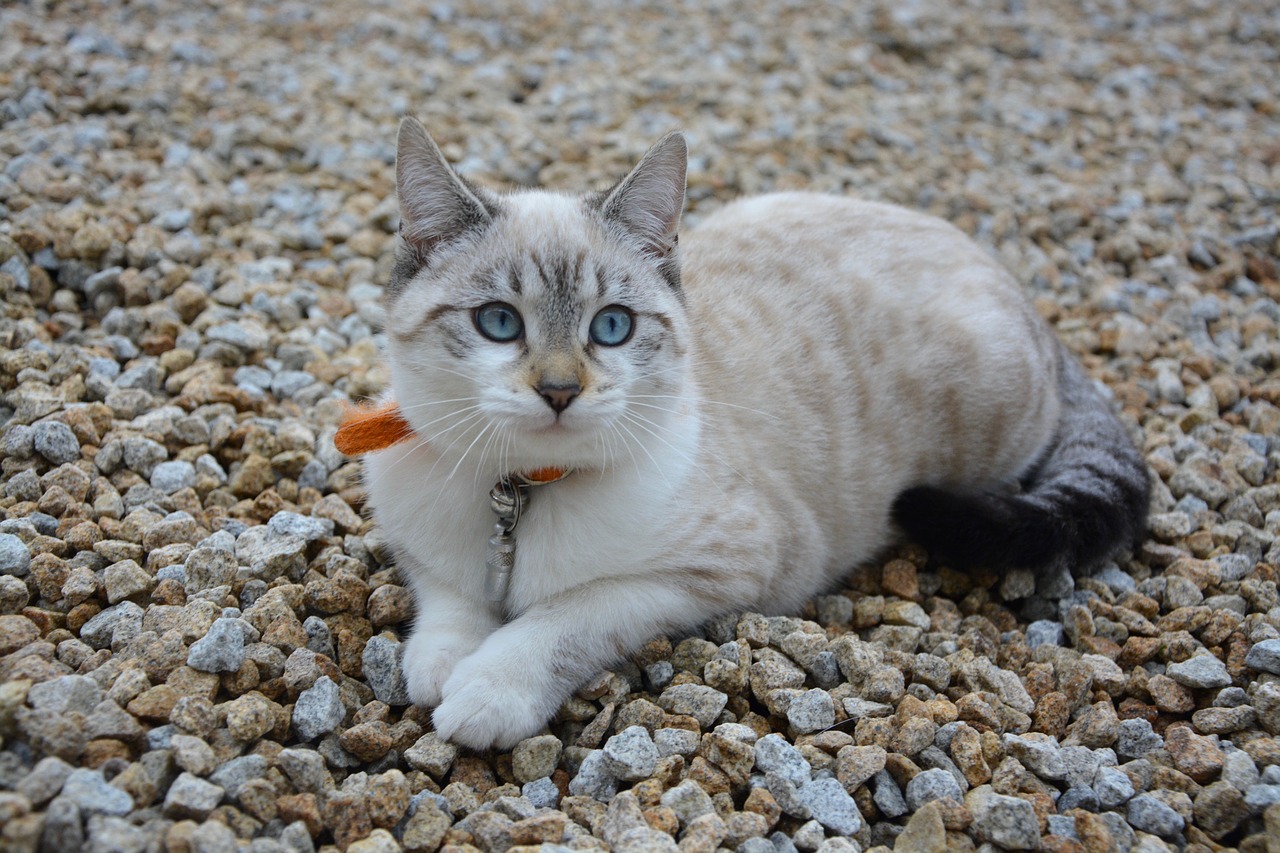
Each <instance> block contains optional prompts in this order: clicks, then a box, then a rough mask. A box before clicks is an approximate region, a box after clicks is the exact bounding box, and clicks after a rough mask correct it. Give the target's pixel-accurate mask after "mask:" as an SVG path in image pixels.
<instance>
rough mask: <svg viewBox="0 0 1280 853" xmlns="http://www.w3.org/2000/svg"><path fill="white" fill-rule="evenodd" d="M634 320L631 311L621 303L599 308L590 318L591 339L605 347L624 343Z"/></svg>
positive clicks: (628, 336) (627, 338)
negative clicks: (597, 312) (598, 311)
mask: <svg viewBox="0 0 1280 853" xmlns="http://www.w3.org/2000/svg"><path fill="white" fill-rule="evenodd" d="M634 326H635V322H634V319H633V316H632V314H631V311H630V310H629V309H627V308H623V307H622V306H621V305H610V306H609V307H608V308H601V309H600V313H599V314H596V316H595V317H593V318H592V320H591V340H593V341H595V342H596V343H598V344H600V345H601V346H606V347H616V346H620V345H622V344H625V343H626V342H627V341H628V340H630V338H631V330H632V329H633V328H634Z"/></svg>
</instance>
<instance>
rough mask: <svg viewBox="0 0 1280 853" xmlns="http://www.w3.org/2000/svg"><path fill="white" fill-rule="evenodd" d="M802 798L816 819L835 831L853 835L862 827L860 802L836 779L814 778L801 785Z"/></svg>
mask: <svg viewBox="0 0 1280 853" xmlns="http://www.w3.org/2000/svg"><path fill="white" fill-rule="evenodd" d="M800 800H801V802H803V803H804V804H805V805H806V806H807V807H808V809H809V814H811V815H812V816H813V819H814V820H816V821H818V823H820V824H822V825H823V826H825V827H826V828H827V829H830V830H832V831H833V832H837V833H839V834H841V835H853V834H854V833H855V832H857V831H858V830H859V829H861V828H862V815H861V813H859V811H858V804H857V803H855V802H854V801H853V797H851V796H849V792H848V791H846V790H845V789H844V786H843V785H841V784H840V783H839V782H837V781H836V780H835V779H832V778H829V777H828V778H824V779H814V780H813V781H812V782H809V783H808V784H806V785H804V786H803V787H801V789H800Z"/></svg>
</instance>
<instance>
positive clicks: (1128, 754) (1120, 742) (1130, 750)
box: [1116, 719, 1164, 758]
mask: <svg viewBox="0 0 1280 853" xmlns="http://www.w3.org/2000/svg"><path fill="white" fill-rule="evenodd" d="M1163 746H1164V738H1162V737H1160V735H1158V734H1156V733H1155V732H1154V731H1152V729H1151V723H1149V722H1148V721H1146V720H1144V719H1131V720H1121V721H1120V728H1119V733H1118V734H1117V735H1116V752H1117V753H1118V754H1119V755H1121V756H1123V757H1124V758H1141V757H1142V756H1144V755H1146V754H1147V753H1148V752H1151V751H1152V750H1153V749H1160V748H1161V747H1163Z"/></svg>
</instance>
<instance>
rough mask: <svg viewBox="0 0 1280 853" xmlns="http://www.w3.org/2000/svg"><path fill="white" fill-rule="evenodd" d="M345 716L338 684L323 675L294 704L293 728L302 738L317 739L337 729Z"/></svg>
mask: <svg viewBox="0 0 1280 853" xmlns="http://www.w3.org/2000/svg"><path fill="white" fill-rule="evenodd" d="M345 716H346V709H345V708H343V705H342V701H341V699H340V698H339V693H338V685H337V684H334V683H333V680H332V679H330V678H329V676H327V675H322V676H320V677H319V678H318V679H316V682H315V683H314V684H313V685H311V686H310V687H308V688H307V689H306V690H304V691H302V693H300V694H299V695H298V701H297V702H296V703H294V706H293V728H294V731H296V732H297V733H298V737H299V738H301V739H302V740H304V741H310V740H315V739H316V738H318V737H320V736H322V735H326V734H328V733H329V732H331V731H333V730H334V729H336V728H337V727H338V724H339V723H341V722H342V720H343V718H344V717H345Z"/></svg>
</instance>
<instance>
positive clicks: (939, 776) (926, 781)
mask: <svg viewBox="0 0 1280 853" xmlns="http://www.w3.org/2000/svg"><path fill="white" fill-rule="evenodd" d="M906 797H907V807H908V808H910V809H911V811H916V810H918V809H919V808H920V807H921V806H923V805H924V804H925V803H928V802H933V801H934V800H941V799H944V798H949V799H952V800H955V801H956V802H957V803H961V802H964V791H963V790H962V789H961V788H960V783H959V782H957V781H956V779H955V777H954V776H952V775H951V774H950V773H948V772H947V771H946V770H943V769H941V768H934V769H932V770H922V771H921V772H920V773H917V774H916V776H915V777H914V778H913V779H912V780H911V781H910V782H908V783H907V791H906Z"/></svg>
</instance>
